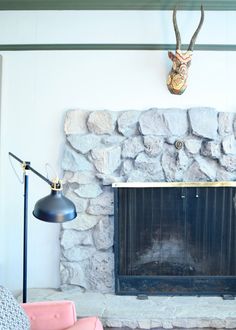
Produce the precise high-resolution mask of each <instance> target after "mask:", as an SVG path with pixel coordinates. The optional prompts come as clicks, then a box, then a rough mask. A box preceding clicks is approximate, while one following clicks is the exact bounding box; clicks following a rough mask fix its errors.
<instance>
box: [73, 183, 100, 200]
mask: <svg viewBox="0 0 236 330" xmlns="http://www.w3.org/2000/svg"><path fill="white" fill-rule="evenodd" d="M74 192H75V193H76V194H77V195H78V196H80V197H83V198H96V197H97V196H99V195H100V194H101V193H102V189H101V187H100V185H99V184H97V183H88V184H82V185H80V186H79V188H78V189H76V190H75V191H74Z"/></svg>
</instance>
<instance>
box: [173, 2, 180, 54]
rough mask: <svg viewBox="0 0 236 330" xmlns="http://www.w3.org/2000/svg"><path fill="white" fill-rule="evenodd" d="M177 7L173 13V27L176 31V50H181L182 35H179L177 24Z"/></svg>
mask: <svg viewBox="0 0 236 330" xmlns="http://www.w3.org/2000/svg"><path fill="white" fill-rule="evenodd" d="M176 11H177V9H176V7H175V9H174V11H173V25H174V30H175V37H176V49H180V47H181V37H180V33H179V28H178V24H177V19H176Z"/></svg>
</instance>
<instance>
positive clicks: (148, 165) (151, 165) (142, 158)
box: [134, 152, 162, 174]
mask: <svg viewBox="0 0 236 330" xmlns="http://www.w3.org/2000/svg"><path fill="white" fill-rule="evenodd" d="M134 163H135V168H136V169H138V170H141V171H143V172H144V173H149V174H155V173H158V172H161V171H162V167H161V162H160V158H159V157H158V158H153V157H148V156H147V154H146V153H145V152H141V153H140V154H139V155H138V156H137V157H136V159H135V161H134Z"/></svg>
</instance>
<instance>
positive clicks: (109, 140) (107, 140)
mask: <svg viewBox="0 0 236 330" xmlns="http://www.w3.org/2000/svg"><path fill="white" fill-rule="evenodd" d="M124 140H125V137H124V136H121V135H105V136H104V137H103V138H102V139H101V142H102V143H103V144H104V145H105V146H113V145H117V144H121V143H122V142H123V141H124Z"/></svg>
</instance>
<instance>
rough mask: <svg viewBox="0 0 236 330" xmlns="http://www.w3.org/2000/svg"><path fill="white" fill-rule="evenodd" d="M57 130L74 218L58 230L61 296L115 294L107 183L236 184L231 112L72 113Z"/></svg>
mask: <svg viewBox="0 0 236 330" xmlns="http://www.w3.org/2000/svg"><path fill="white" fill-rule="evenodd" d="M64 127H65V134H66V146H65V151H64V156H63V160H62V168H63V169H64V171H65V172H64V173H65V175H64V179H63V183H64V189H65V194H66V196H67V197H69V198H70V199H71V200H73V201H74V203H75V205H76V208H77V212H78V217H77V219H76V220H74V221H72V222H69V223H65V224H63V225H62V231H61V263H60V273H61V288H62V290H68V289H74V288H76V290H79V291H81V292H99V293H113V292H114V261H113V260H114V255H113V224H114V219H113V191H112V188H111V184H112V183H113V182H119V181H120V182H122V181H123V182H126V181H128V182H130V181H139V182H145V181H151V182H153V181H233V180H235V179H236V140H235V134H236V119H235V114H233V113H221V112H217V111H216V110H214V109H212V108H192V109H155V108H154V109H149V110H147V111H122V112H113V111H107V110H104V111H83V110H72V111H68V112H67V114H66V118H65V126H64ZM176 142H177V143H178V145H181V143H182V148H180V149H178V148H177V147H178V146H177V145H176ZM179 142H181V143H179ZM176 146H177V147H176Z"/></svg>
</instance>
